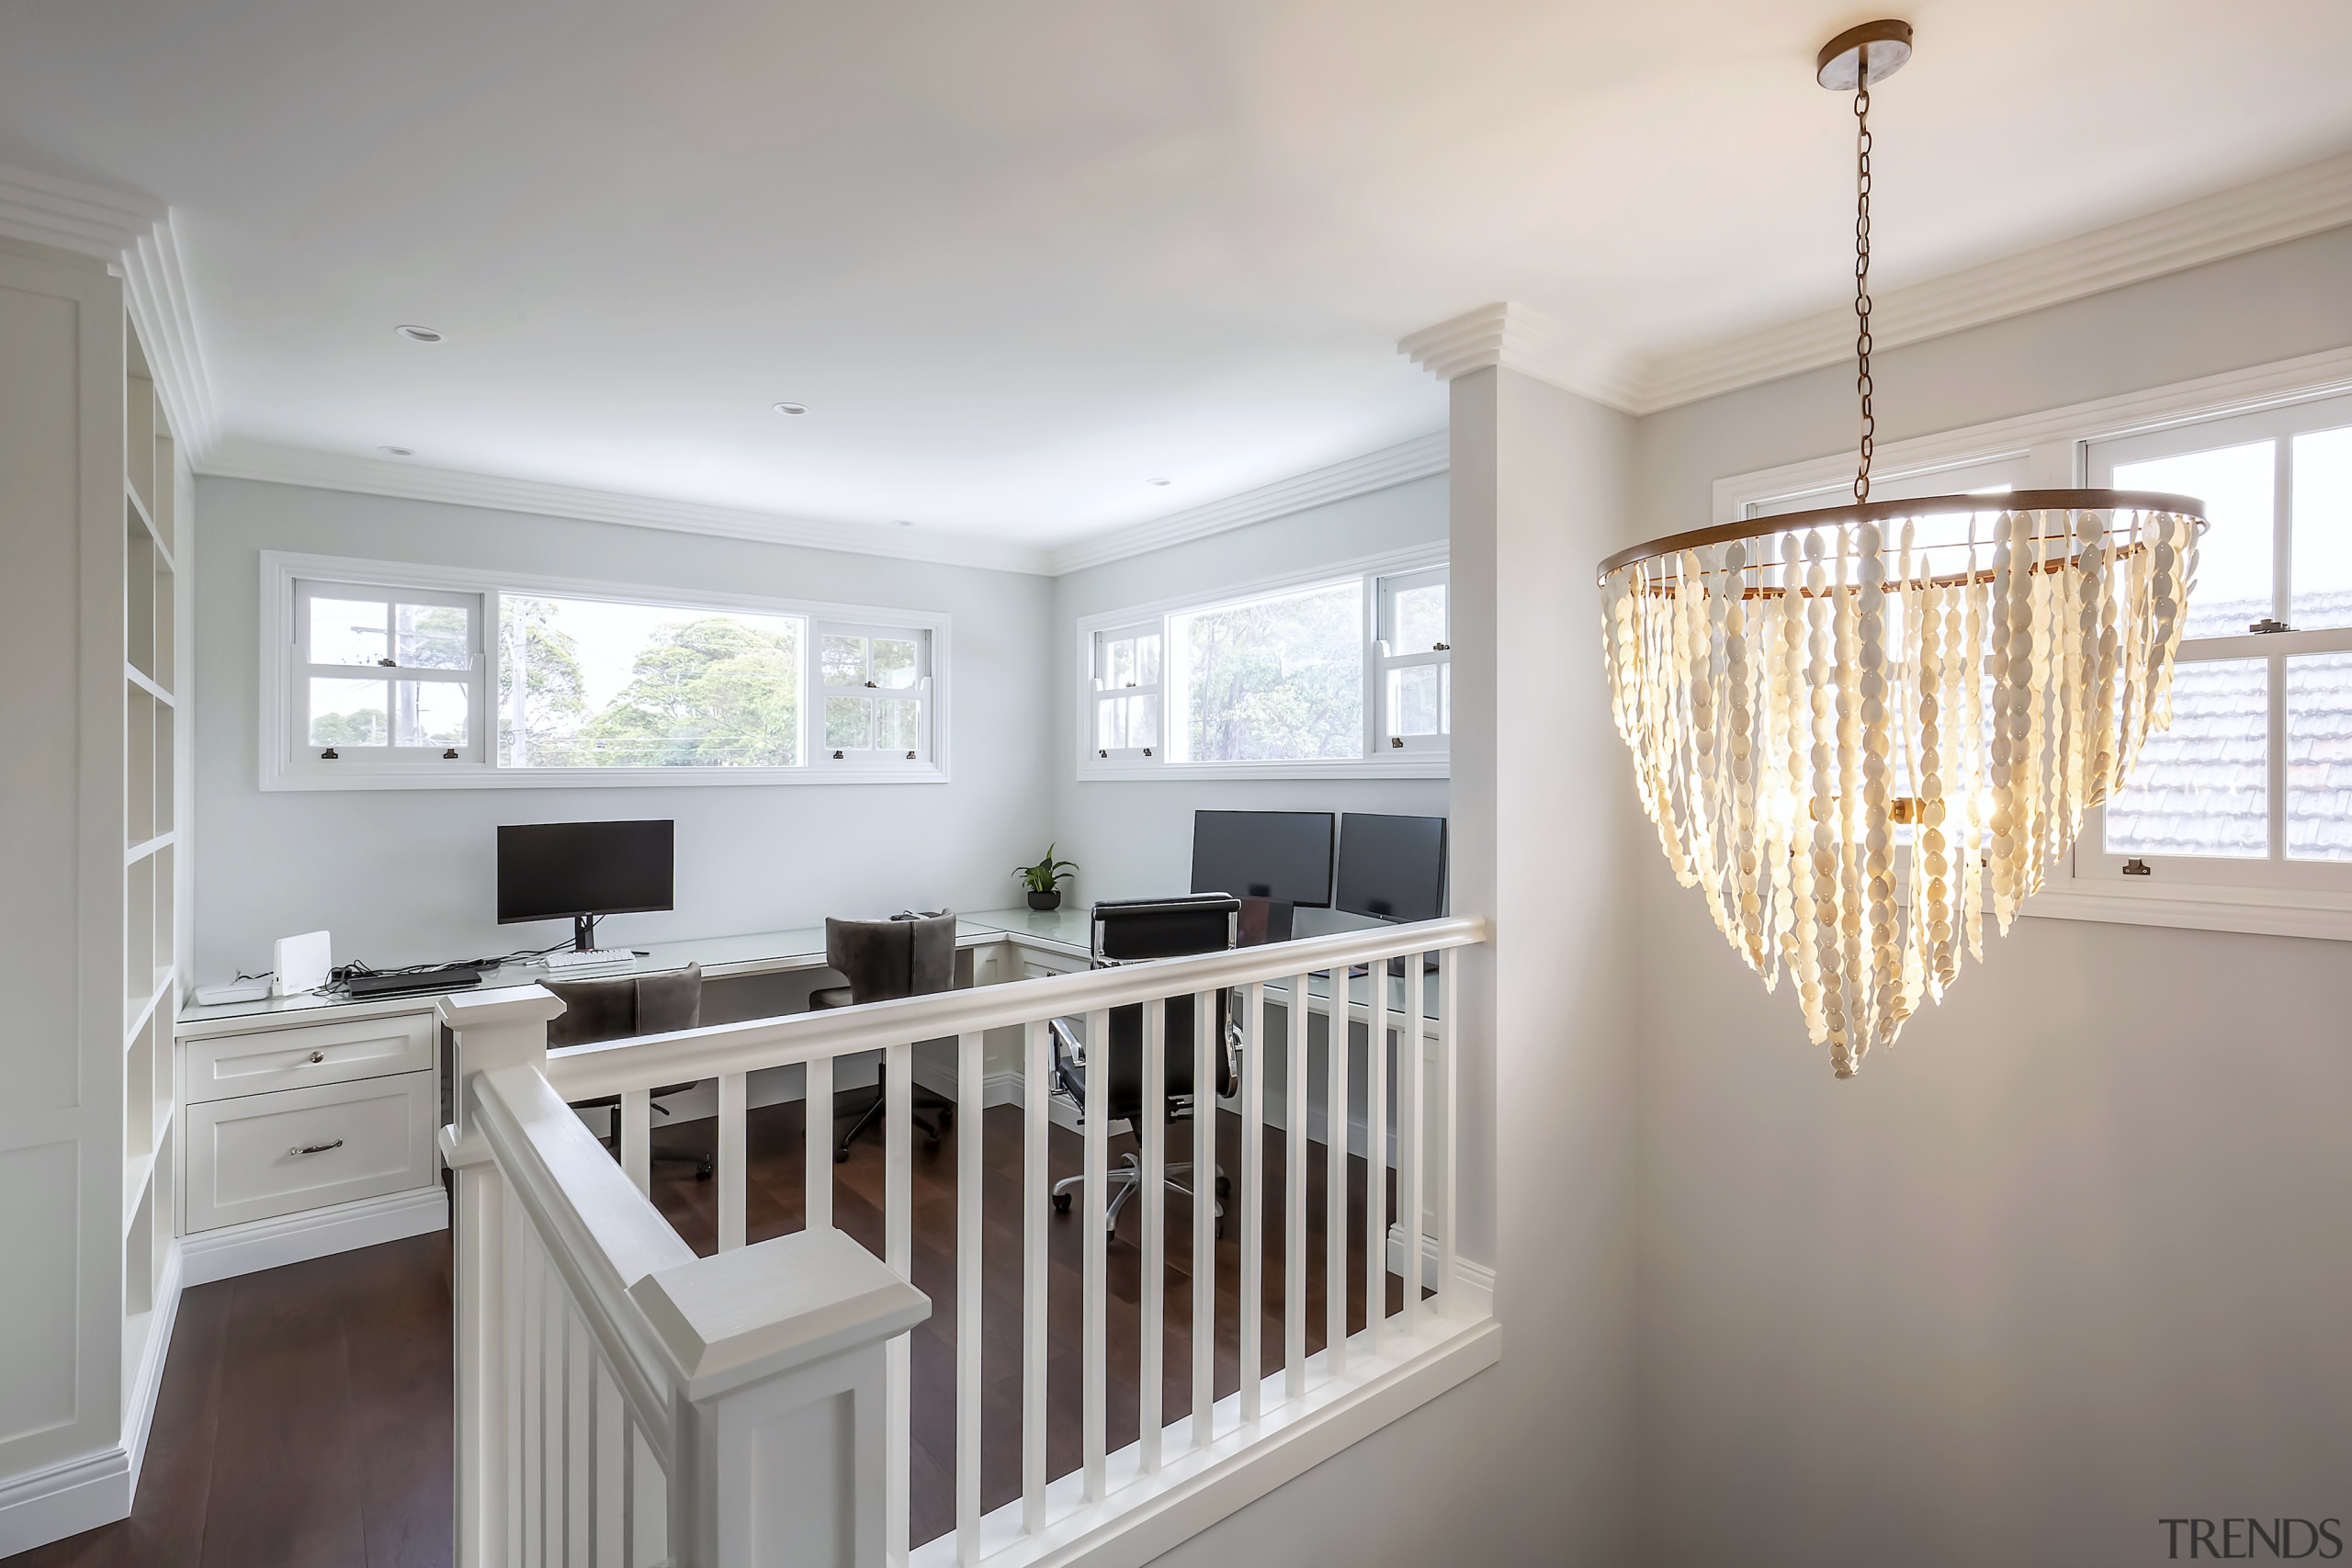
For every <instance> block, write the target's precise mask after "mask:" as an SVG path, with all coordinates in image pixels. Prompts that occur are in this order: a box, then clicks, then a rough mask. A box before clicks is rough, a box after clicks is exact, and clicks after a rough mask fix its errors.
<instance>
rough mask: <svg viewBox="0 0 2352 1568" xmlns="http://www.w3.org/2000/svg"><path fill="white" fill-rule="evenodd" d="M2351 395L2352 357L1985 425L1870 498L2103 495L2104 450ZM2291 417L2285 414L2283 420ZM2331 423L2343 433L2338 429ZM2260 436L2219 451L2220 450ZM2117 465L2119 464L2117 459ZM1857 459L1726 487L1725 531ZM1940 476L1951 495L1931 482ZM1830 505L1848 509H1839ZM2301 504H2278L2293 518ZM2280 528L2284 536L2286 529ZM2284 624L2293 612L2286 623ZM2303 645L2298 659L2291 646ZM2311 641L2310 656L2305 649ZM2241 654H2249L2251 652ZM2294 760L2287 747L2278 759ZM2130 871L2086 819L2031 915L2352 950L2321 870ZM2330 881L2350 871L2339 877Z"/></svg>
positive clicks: (1949, 442)
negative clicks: (2017, 486) (1997, 479)
mask: <svg viewBox="0 0 2352 1568" xmlns="http://www.w3.org/2000/svg"><path fill="white" fill-rule="evenodd" d="M2347 393H2352V349H2332V350H2329V351H2327V352H2325V353H2322V354H2312V355H2301V356H2300V357H2298V358H2294V359H2290V360H2282V361H2279V362H2277V363H2275V364H2270V365H2262V366H2256V367H2250V368H2248V369H2245V370H2235V371H2230V372H2226V373H2224V374H2222V375H2219V376H2208V377H2201V378H2198V379H2195V380H2191V381H2180V382H2175V383H2172V384H2169V385H2166V386H2162V387H2156V388H2152V389H2147V390H2145V391H2140V392H2133V393H2129V394H2126V395H2124V396H2121V397H2116V398H2105V399H2100V400H2096V401H2092V402H2085V403H2075V404H2070V405H2068V406H2066V407H2064V408H2057V409H2052V410H2048V411H2046V412H2041V413H2034V414H2027V415H2023V416H2020V417H2018V418H2015V419H2007V420H2000V421H1996V422H1993V423H1986V424H1979V425H1972V426H1967V427H1965V428H1962V429H1957V430H1949V431H1944V432H1940V433H1939V434H1933V435H1925V436H1919V437H1916V438H1914V439H1911V440H1908V441H1901V442H1883V443H1881V444H1880V446H1879V448H1878V453H1877V462H1876V464H1875V465H1874V467H1875V468H1876V469H1877V473H1876V474H1874V475H1873V480H1872V485H1871V491H1872V496H1873V499H1875V498H1876V497H1877V495H1878V494H1879V493H1881V491H1882V489H1883V488H1893V487H1894V486H1897V485H1899V486H1900V487H1901V488H1900V489H1899V490H1895V491H1894V493H1895V494H1896V495H1898V496H1900V495H1927V494H1936V493H1946V492H1947V491H1970V490H1974V489H1977V488H1979V485H1980V483H1981V482H1982V481H1981V479H1980V481H1979V483H1969V482H1966V481H1967V479H1970V478H1971V477H1972V476H1974V475H1977V474H1979V473H1981V472H1982V470H1983V469H1984V468H1985V466H1986V465H1996V464H1997V465H2005V466H2009V467H2016V466H2018V465H2021V470H2020V471H2021V472H2022V474H2023V476H2024V477H2023V479H2022V480H2021V482H2022V483H2023V484H2024V485H2026V486H2029V487H2031V488H2044V487H2048V488H2064V487H2068V486H2076V485H2088V484H2092V483H2095V482H2097V481H2096V480H2095V479H2093V477H2092V460H2093V459H2092V448H2093V446H2094V445H2096V444H2104V443H2109V442H2120V441H2122V440H2124V439H2126V438H2131V437H2139V436H2144V435H2149V434H2154V433H2156V432H2160V431H2170V430H2176V429H2179V428H2180V427H2183V426H2200V425H2206V424H2209V423H2218V422H2222V421H2225V420H2235V419H2238V418H2240V417H2243V416H2248V415H2258V414H2265V413H2267V412H2271V411H2289V410H2291V409H2294V408H2297V407H2301V405H2305V404H2310V403H2314V402H2319V401H2323V400H2329V399H2334V398H2340V397H2343V396H2345V395H2346V394H2347ZM2289 417H2291V415H2290V414H2282V418H2289ZM2331 423H2333V422H2331ZM2261 438H2262V437H2261V436H2260V435H2247V436H2244V437H2237V436H2229V437H2223V438H2220V439H2215V440H2213V441H2211V443H2210V445H2211V446H2227V445H2231V444H2233V442H2234V441H2236V440H2241V439H2243V440H2259V439H2261ZM2208 445H2209V443H2207V442H2205V441H2203V440H2201V439H2199V440H2192V441H2190V442H2188V443H2187V444H2186V445H2185V446H2183V447H2182V448H2181V449H2182V450H2199V449H2202V448H2204V447H2205V446H2208ZM2110 456H2111V454H2110ZM1853 462H1854V458H1853V454H1852V453H1851V452H1844V453H1837V454H1832V455H1828V456H1825V457H1814V458H1808V459H1806V460H1804V461H1803V462H1796V463H1788V464H1783V465H1781V466H1780V467H1778V468H1767V469H1759V470H1757V471H1754V472H1750V473H1745V474H1734V475H1728V476H1726V477H1724V478H1722V479H1717V480H1716V481H1715V483H1714V506H1713V512H1714V521H1716V522H1718V523H1732V522H1737V521H1742V520H1744V519H1747V518H1748V517H1750V516H1753V515H1758V514H1760V513H1762V512H1763V511H1764V510H1765V509H1766V508H1768V507H1769V506H1770V504H1771V503H1772V502H1776V501H1781V500H1784V499H1793V498H1796V497H1799V496H1803V495H1805V494H1807V493H1808V492H1811V491H1825V490H1826V489H1828V487H1831V486H1834V485H1836V484H1837V483H1838V479H1839V478H1840V476H1847V477H1850V475H1851V474H1852V471H1853ZM1939 476H1940V477H1941V478H1943V479H1947V480H1948V481H1950V482H1949V484H1948V485H1939V484H1935V483H1931V482H1928V481H1930V480H1933V479H1936V478H1938V477H1939ZM1822 504H1824V505H1835V504H1838V502H1837V499H1836V498H1835V496H1834V495H1833V496H1831V497H1829V498H1828V499H1825V500H1824V501H1823V502H1822ZM2290 505H2291V497H2290V496H2281V497H2280V498H2279V506H2278V513H2279V514H2281V515H2282V516H2283V514H2284V513H2285V512H2286V511H2287V509H2288V508H2289V507H2290ZM2281 526H2282V527H2283V526H2285V524H2284V523H2283V522H2282V523H2281ZM2274 570H2278V571H2279V572H2280V573H2282V574H2283V573H2284V571H2285V570H2287V568H2286V562H2285V552H2284V551H2283V550H2282V551H2278V552H2277V553H2276V554H2275V555H2274ZM2275 613H2276V614H2278V615H2279V616H2280V618H2281V619H2284V618H2285V612H2284V610H2283V608H2282V609H2281V610H2279V611H2278V612H2275ZM2337 635H2338V634H2335V633H2327V634H2269V635H2249V636H2245V637H2216V638H2207V639H2200V641H2199V643H2197V644H2185V645H2184V652H2183V657H2184V658H2242V657H2247V656H2249V655H2253V654H2262V655H2277V656H2279V658H2281V659H2283V658H2284V657H2285V656H2287V655H2290V654H2298V653H2312V652H2324V651H2331V650H2332V649H2334V648H2335V647H2336V646H2337V645H2336V643H2335V642H2332V641H2331V642H2328V643H2327V644H2326V646H2324V647H2323V646H2319V645H2318V643H2317V641H2316V639H2319V638H2329V637H2336V636H2337ZM2289 637H2293V638H2294V639H2295V643H2296V644H2297V646H2291V647H2290V646H2287V639H2288V638H2289ZM2307 639H2311V640H2312V646H2302V644H2303V643H2305V642H2306V640H2307ZM2241 645H2251V646H2246V647H2244V648H2242V647H2241ZM2284 704H2285V690H2284V686H2283V684H2282V683H2280V682H2278V681H2277V680H2275V679H2274V682H2273V691H2272V697H2271V713H2272V718H2271V723H2272V734H2273V736H2274V737H2276V736H2278V735H2280V734H2281V732H2282V730H2283V725H2284ZM2274 754H2275V755H2283V748H2282V747H2274ZM2283 786H2284V781H2283V779H2282V778H2278V777H2274V779H2273V781H2272V787H2271V800H2272V811H2273V816H2274V822H2273V840H2272V841H2273V847H2274V852H2281V851H2283V845H2282V844H2281V843H2280V841H2279V833H2278V824H2277V821H2276V817H2277V814H2278V812H2279V811H2281V810H2282V809H2283V803H2284V795H2283ZM2122 859H2123V857H2120V856H2114V857H2110V856H2108V855H2107V854H2106V853H2105V848H2104V824H2103V823H2102V822H2101V821H2100V820H2099V813H2098V812H2097V811H2093V812H2091V813H2089V814H2088V816H2087V817H2086V820H2085V822H2084V824H2083V832H2082V835H2081V837H2080V838H2079V839H2078V840H2076V847H2075V851H2074V852H2072V853H2070V854H2069V855H2068V856H2067V857H2066V858H2065V860H2064V862H2063V863H2061V864H2058V865H2055V866H2052V868H2051V871H2050V880H2049V883H2048V885H2047V886H2045V888H2044V889H2043V891H2042V892H2041V893H2039V894H2037V895H2036V896H2035V897H2032V898H2030V899H2028V900H2027V901H2026V903H2025V904H2024V906H2023V912H2024V913H2026V914H2028V915H2032V916H2039V917H2044V918H2051V919H2085V920H2104V921H2113V922H2119V923H2121V924H2127V925H2152V926H2174V927H2182V928H2188V929H2193V930H2202V931H2247V932H2254V933H2257V934H2265V935H2278V936H2301V937H2322V938H2330V939H2334V940H2338V941H2352V891H2346V890H2339V889H2338V888H2336V887H2335V886H2324V885H2320V884H2323V883H2324V882H2325V881H2326V880H2327V879H2326V878H2324V877H2322V878H2313V877H2311V876H2309V875H2307V874H2306V873H2307V872H2308V871H2310V870H2311V869H2312V868H2313V866H2314V863H2309V862H2281V861H2277V860H2274V861H2270V862H2261V861H2250V860H2240V861H2230V862H2222V861H2213V860H2202V861H2199V862H2198V867H2197V871H2196V873H2195V874H2194V875H2191V874H2186V873H2184V872H2183V871H2181V870H2180V869H2179V868H2180V867H2182V866H2185V865H2187V864H2188V860H2189V857H2175V858H2174V859H2173V860H2172V861H2170V862H2168V864H2169V865H2170V866H2171V867H2172V868H2173V874H2171V875H2169V876H2167V875H2166V874H2165V869H2166V868H2165V867H2156V868H2154V869H2155V871H2156V874H2154V875H2151V876H2146V877H2141V876H2124V875H2122V874H2120V872H2121V862H2122ZM2274 866H2276V867H2283V868H2286V869H2285V870H2284V873H2283V874H2273V873H2271V872H2270V871H2269V870H2267V869H2266V870H2264V871H2263V872H2262V873H2260V874H2254V875H2246V876H2243V877H2240V878H2236V879H2232V878H2230V875H2229V871H2230V868H2232V867H2235V868H2237V869H2238V870H2240V871H2241V872H2244V871H2247V870H2248V869H2249V868H2254V867H2264V868H2268V867H2274ZM2327 869H2329V870H2331V871H2333V870H2339V869H2341V868H2336V867H2329V868H2327Z"/></svg>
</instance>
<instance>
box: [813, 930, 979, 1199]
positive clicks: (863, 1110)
mask: <svg viewBox="0 0 2352 1568" xmlns="http://www.w3.org/2000/svg"><path fill="white" fill-rule="evenodd" d="M825 963H826V964H828V965H829V966H830V967H831V968H833V969H836V970H839V971H840V972H841V974H842V976H843V977H844V978H846V979H847V980H848V981H849V984H848V985H846V986H831V987H826V988H825V989H823V990H821V991H814V992H811V993H810V994H809V1010H811V1011H814V1010H817V1009H820V1008H845V1007H854V1006H856V1005H858V1004H859V1003H862V1002H887V1001H891V1000H894V999H896V998H899V997H922V996H929V995H930V994H931V993H932V992H933V991H944V990H948V989H950V988H951V987H954V986H955V984H956V915H955V912H954V911H953V910H949V909H942V910H940V911H939V912H937V913H936V914H928V915H916V914H905V915H895V916H893V917H891V918H890V919H887V920H837V919H827V920H826V921H825ZM865 1093H866V1095H867V1096H868V1097H870V1098H867V1099H864V1100H860V1099H858V1098H856V1097H855V1096H854V1094H851V1095H836V1096H835V1097H834V1099H833V1124H834V1125H835V1126H836V1127H838V1126H839V1125H840V1124H841V1123H842V1122H843V1121H845V1120H846V1121H848V1122H849V1123H850V1128H849V1131H848V1132H846V1133H843V1134H841V1135H840V1137H839V1138H837V1139H836V1140H835V1141H834V1144H833V1163H834V1164H836V1165H839V1164H841V1163H842V1161H844V1160H846V1159H848V1158H849V1146H850V1145H851V1144H852V1143H853V1142H854V1141H855V1140H856V1138H857V1135H858V1134H860V1133H863V1132H865V1129H866V1128H868V1127H870V1126H872V1125H874V1124H875V1123H876V1122H878V1121H880V1120H881V1118H882V1110H883V1103H884V1101H883V1080H882V1077H881V1073H880V1071H878V1070H877V1071H876V1075H875V1079H874V1087H873V1088H872V1089H868V1090H866V1091H865ZM955 1120H956V1104H955V1101H953V1100H949V1099H948V1098H947V1097H946V1096H945V1095H944V1094H940V1093H938V1092H936V1091H935V1090H933V1089H925V1088H923V1087H922V1085H920V1084H918V1085H916V1086H915V1089H914V1122H915V1125H916V1126H918V1127H920V1128H922V1133H923V1141H924V1142H925V1143H927V1144H928V1145H930V1146H931V1147H933V1148H934V1149H935V1148H937V1147H938V1146H939V1137H940V1134H943V1133H944V1132H945V1131H947V1129H948V1128H949V1127H950V1126H952V1125H954V1123H955Z"/></svg>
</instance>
